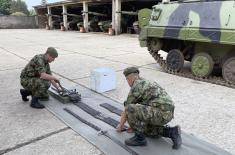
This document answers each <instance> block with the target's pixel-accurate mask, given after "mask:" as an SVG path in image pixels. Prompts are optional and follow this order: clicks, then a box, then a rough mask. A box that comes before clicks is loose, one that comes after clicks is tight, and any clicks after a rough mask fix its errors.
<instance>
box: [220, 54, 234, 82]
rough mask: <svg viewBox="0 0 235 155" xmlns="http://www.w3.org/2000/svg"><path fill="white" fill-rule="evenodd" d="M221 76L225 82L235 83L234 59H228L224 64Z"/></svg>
mask: <svg viewBox="0 0 235 155" xmlns="http://www.w3.org/2000/svg"><path fill="white" fill-rule="evenodd" d="M222 74H223V78H224V79H225V80H226V81H228V82H230V83H235V57H232V58H229V59H227V60H226V61H225V62H224V64H223V66H222Z"/></svg>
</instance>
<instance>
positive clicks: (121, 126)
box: [116, 123, 123, 132]
mask: <svg viewBox="0 0 235 155" xmlns="http://www.w3.org/2000/svg"><path fill="white" fill-rule="evenodd" d="M122 130H123V125H121V124H120V123H119V124H118V125H117V127H116V131H117V132H122Z"/></svg>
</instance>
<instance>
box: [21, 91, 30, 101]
mask: <svg viewBox="0 0 235 155" xmlns="http://www.w3.org/2000/svg"><path fill="white" fill-rule="evenodd" d="M20 94H21V97H22V100H23V101H25V102H27V101H29V99H28V98H27V97H28V96H30V95H32V93H31V92H30V91H29V90H26V89H20Z"/></svg>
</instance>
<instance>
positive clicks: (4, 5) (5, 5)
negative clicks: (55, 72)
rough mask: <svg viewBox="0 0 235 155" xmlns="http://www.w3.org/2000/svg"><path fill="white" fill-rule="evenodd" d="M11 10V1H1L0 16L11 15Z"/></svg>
mask: <svg viewBox="0 0 235 155" xmlns="http://www.w3.org/2000/svg"><path fill="white" fill-rule="evenodd" d="M10 8H11V0H0V14H3V15H9V14H10Z"/></svg>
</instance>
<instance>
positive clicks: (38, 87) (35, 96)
mask: <svg viewBox="0 0 235 155" xmlns="http://www.w3.org/2000/svg"><path fill="white" fill-rule="evenodd" d="M57 57H58V53H57V51H56V49H55V48H53V47H49V48H48V49H47V51H46V53H45V54H39V55H36V56H34V57H33V58H32V59H31V60H30V61H29V63H28V64H27V65H26V66H25V68H24V69H23V70H22V72H21V75H20V83H21V85H22V86H23V88H24V89H21V90H20V94H21V96H22V100H23V101H28V98H27V96H30V95H32V101H31V104H30V106H31V107H33V108H38V109H42V108H44V105H43V104H41V103H40V102H39V101H38V100H39V99H49V95H48V92H47V90H48V89H49V87H50V85H51V84H52V85H53V86H55V87H56V88H57V89H58V90H60V88H59V86H58V85H57V83H58V82H59V80H58V79H57V78H56V77H54V76H52V73H51V70H50V65H49V63H51V62H53V61H54V60H55V58H57Z"/></svg>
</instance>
